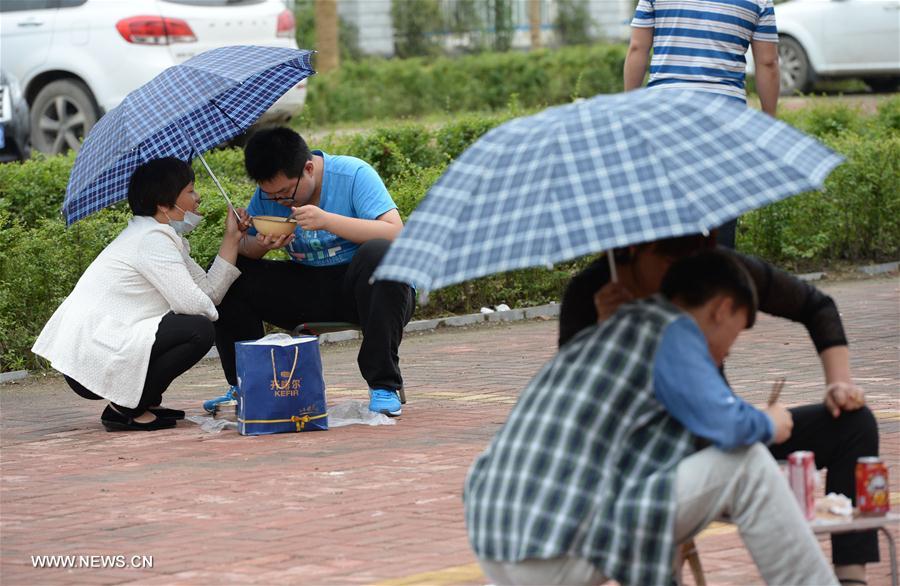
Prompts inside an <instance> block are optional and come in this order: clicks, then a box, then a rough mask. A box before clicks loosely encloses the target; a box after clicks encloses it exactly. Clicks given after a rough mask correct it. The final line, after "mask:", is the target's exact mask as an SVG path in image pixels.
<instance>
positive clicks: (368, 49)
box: [338, 0, 394, 57]
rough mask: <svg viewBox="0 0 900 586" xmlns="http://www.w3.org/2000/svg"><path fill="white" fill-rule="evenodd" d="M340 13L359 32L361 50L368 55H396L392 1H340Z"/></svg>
mask: <svg viewBox="0 0 900 586" xmlns="http://www.w3.org/2000/svg"><path fill="white" fill-rule="evenodd" d="M338 13H339V14H340V15H341V17H342V18H343V19H345V20H346V21H347V22H351V23H353V24H354V25H356V28H357V29H358V30H359V48H360V50H361V51H362V52H363V53H365V54H367V55H381V56H383V57H393V55H394V27H393V23H392V21H391V0H338Z"/></svg>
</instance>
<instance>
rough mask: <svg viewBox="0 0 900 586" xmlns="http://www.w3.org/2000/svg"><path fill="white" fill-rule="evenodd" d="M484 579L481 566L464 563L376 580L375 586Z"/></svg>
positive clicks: (445, 584) (444, 584)
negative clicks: (462, 564)
mask: <svg viewBox="0 0 900 586" xmlns="http://www.w3.org/2000/svg"><path fill="white" fill-rule="evenodd" d="M478 581H486V578H485V577H484V574H482V573H481V566H479V565H478V564H477V563H475V564H466V565H464V566H453V567H450V568H444V569H442V570H435V571H433V572H423V573H421V574H413V575H411V576H404V577H403V578H393V579H391V580H384V581H381V582H377V583H376V584H375V586H413V585H425V584H428V585H429V586H449V585H451V584H459V583H460V582H478Z"/></svg>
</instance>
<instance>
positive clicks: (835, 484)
mask: <svg viewBox="0 0 900 586" xmlns="http://www.w3.org/2000/svg"><path fill="white" fill-rule="evenodd" d="M790 411H791V415H792V416H793V418H794V429H793V432H792V433H791V439H789V440H788V441H786V442H785V443H783V444H781V445H777V446H771V447H770V448H769V450H770V451H771V452H772V455H773V456H775V458H776V459H779V460H784V459H787V457H788V454H790V453H791V452H794V451H796V450H808V451H811V452H813V453H814V454H815V457H816V467H818V468H828V475H827V477H826V479H825V492H826V494H827V493H829V492H836V493H838V494H844V495H846V496H848V497H850V498H851V499H852V500H853V503H854V504H856V475H855V471H856V459H857V458H861V457H864V456H877V455H878V423H877V422H876V421H875V416H874V415H872V412H871V411H870V410H869V408H868V407H863V408H862V409H858V410H856V411H846V412H843V413H841V415H840V417H838V418H837V419H835V418H834V417H832V416H831V414H830V413H829V412H828V409H826V408H825V405H823V404H821V403H819V404H816V405H804V406H802V407H795V408H793V409H791V410H790ZM831 559H832V562H833V563H834V564H835V565H844V564H866V563H869V562H877V561H878V559H879V558H878V537H877V533H876V532H875V531H861V532H859V533H842V534H839V535H832V537H831Z"/></svg>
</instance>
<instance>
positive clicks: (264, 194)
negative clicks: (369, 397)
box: [260, 176, 303, 201]
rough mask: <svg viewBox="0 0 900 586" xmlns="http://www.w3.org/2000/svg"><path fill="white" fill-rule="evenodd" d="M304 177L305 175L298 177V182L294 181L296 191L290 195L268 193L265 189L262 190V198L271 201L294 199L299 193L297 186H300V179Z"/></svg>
mask: <svg viewBox="0 0 900 586" xmlns="http://www.w3.org/2000/svg"><path fill="white" fill-rule="evenodd" d="M301 179H303V176H300V177H297V182H296V183H294V191H292V192H291V194H290V195H278V193H281V192H278V193H267V192H265V191H263V190H260V192H261V193H262V198H263V199H267V200H269V201H288V200H293V199H294V197H295V196H296V195H297V188H298V187H300V180H301Z"/></svg>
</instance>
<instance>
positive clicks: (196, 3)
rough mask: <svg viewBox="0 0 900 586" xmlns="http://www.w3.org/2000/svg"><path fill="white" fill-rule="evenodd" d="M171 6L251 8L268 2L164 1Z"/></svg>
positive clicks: (232, 0)
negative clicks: (253, 5)
mask: <svg viewBox="0 0 900 586" xmlns="http://www.w3.org/2000/svg"><path fill="white" fill-rule="evenodd" d="M163 1H164V2H168V3H169V4H189V5H191V6H249V5H251V4H263V3H264V2H266V1H267V0H163Z"/></svg>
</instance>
